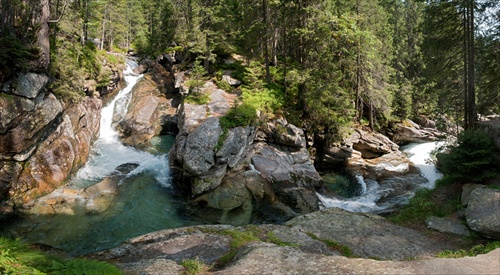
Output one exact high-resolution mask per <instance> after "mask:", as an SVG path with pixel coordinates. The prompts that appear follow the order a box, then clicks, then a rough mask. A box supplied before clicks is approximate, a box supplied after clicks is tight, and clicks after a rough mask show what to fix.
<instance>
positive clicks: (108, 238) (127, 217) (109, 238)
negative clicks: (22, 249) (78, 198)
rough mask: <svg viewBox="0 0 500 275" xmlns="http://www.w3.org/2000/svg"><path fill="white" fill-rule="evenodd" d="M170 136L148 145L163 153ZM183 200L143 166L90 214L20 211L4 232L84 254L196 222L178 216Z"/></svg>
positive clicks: (154, 150)
mask: <svg viewBox="0 0 500 275" xmlns="http://www.w3.org/2000/svg"><path fill="white" fill-rule="evenodd" d="M172 142H173V137H164V138H163V139H156V140H155V141H154V142H153V146H152V147H151V148H149V149H148V151H150V152H152V153H153V152H154V153H156V154H164V153H165V152H167V151H168V150H169V149H170V147H171V144H172ZM184 206H185V203H184V200H183V199H182V198H179V197H177V196H176V195H175V193H174V192H173V190H172V188H168V187H164V186H162V185H161V184H160V183H159V182H157V180H156V177H155V173H154V172H153V171H144V172H141V173H140V174H137V175H133V176H130V177H128V178H125V179H124V180H123V182H122V183H121V185H120V186H119V189H118V194H117V196H116V197H115V198H114V200H113V202H112V203H111V205H110V207H109V208H108V209H107V210H106V211H104V212H101V213H97V214H88V212H86V211H85V210H84V209H79V208H78V207H77V206H73V209H72V210H73V212H74V213H75V214H74V215H62V214H57V215H26V216H21V217H18V218H17V219H15V220H14V221H11V222H9V224H8V225H4V226H5V228H4V230H3V234H4V235H8V236H12V237H20V238H23V239H25V240H27V241H29V242H32V243H42V244H46V245H50V246H52V247H55V248H59V249H63V250H65V251H67V252H69V253H70V254H73V255H82V254H86V253H90V252H94V251H97V250H101V249H106V248H110V247H113V246H116V245H118V244H120V243H121V242H123V241H124V240H127V239H129V238H132V237H135V236H139V235H142V234H145V233H149V232H153V231H157V230H161V229H168V228H176V227H182V226H188V225H194V224H199V223H200V222H199V221H195V220H193V219H191V218H189V217H185V216H182V214H181V213H182V209H183V208H184Z"/></svg>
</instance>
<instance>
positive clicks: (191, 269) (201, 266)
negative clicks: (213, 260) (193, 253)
mask: <svg viewBox="0 0 500 275" xmlns="http://www.w3.org/2000/svg"><path fill="white" fill-rule="evenodd" d="M181 265H182V266H183V267H184V268H185V270H184V272H182V274H183V275H195V274H199V273H203V272H206V271H208V269H210V267H209V266H207V265H206V264H205V263H204V262H202V261H200V260H198V259H194V260H193V259H187V260H184V261H182V262H181Z"/></svg>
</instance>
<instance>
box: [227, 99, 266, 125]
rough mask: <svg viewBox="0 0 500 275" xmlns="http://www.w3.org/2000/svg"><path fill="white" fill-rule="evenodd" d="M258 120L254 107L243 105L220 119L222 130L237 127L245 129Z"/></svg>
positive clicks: (232, 109) (234, 108)
mask: <svg viewBox="0 0 500 275" xmlns="http://www.w3.org/2000/svg"><path fill="white" fill-rule="evenodd" d="M255 119H257V113H256V111H255V108H254V107H253V106H252V105H249V104H246V103H243V104H241V105H238V106H236V107H233V108H231V109H230V110H229V112H228V113H227V114H226V115H225V116H223V117H221V118H220V126H221V127H222V129H229V128H235V127H240V126H241V127H245V126H248V125H251V124H252V123H253V122H254V121H255Z"/></svg>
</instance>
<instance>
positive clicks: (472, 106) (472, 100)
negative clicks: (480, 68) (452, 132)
mask: <svg viewBox="0 0 500 275" xmlns="http://www.w3.org/2000/svg"><path fill="white" fill-rule="evenodd" d="M468 4H469V39H468V42H469V46H468V48H467V51H468V57H469V61H468V64H467V65H468V74H469V77H468V78H469V80H468V85H469V89H468V90H469V92H468V95H469V98H468V103H469V106H468V110H469V115H468V117H469V126H471V125H472V124H473V123H474V122H475V121H476V119H477V113H476V112H477V111H476V88H475V81H474V63H475V56H474V42H475V39H474V36H475V29H474V0H469V3H468Z"/></svg>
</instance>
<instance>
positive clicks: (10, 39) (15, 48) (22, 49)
mask: <svg viewBox="0 0 500 275" xmlns="http://www.w3.org/2000/svg"><path fill="white" fill-rule="evenodd" d="M0 48H1V49H2V50H0V82H1V81H3V80H4V78H6V77H9V75H10V74H12V73H14V72H16V71H19V70H23V69H26V68H27V67H28V64H29V62H30V61H31V60H35V59H36V58H37V57H38V54H39V50H38V49H37V48H32V47H29V46H26V45H25V43H23V42H22V41H21V40H20V39H18V38H17V37H16V36H14V35H12V34H10V33H5V32H0Z"/></svg>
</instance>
